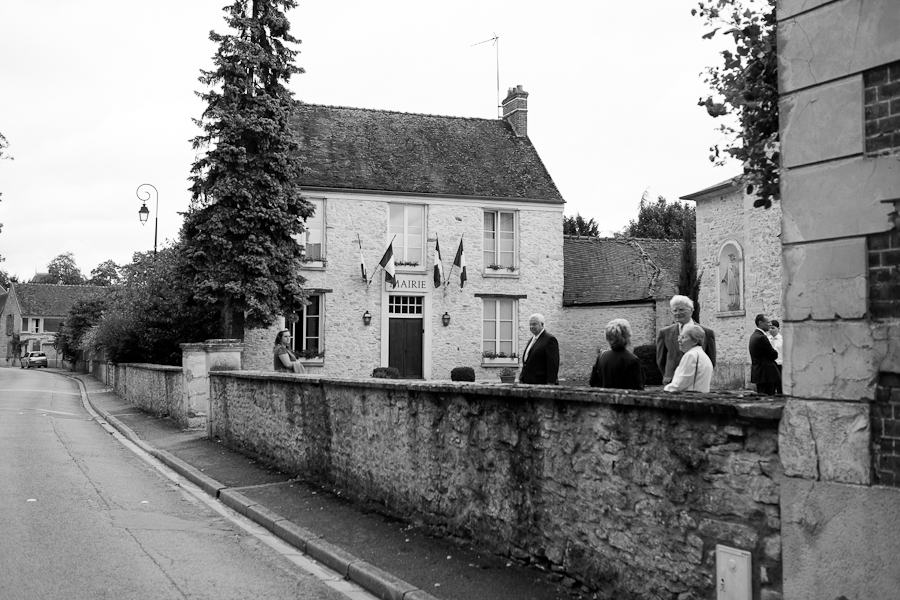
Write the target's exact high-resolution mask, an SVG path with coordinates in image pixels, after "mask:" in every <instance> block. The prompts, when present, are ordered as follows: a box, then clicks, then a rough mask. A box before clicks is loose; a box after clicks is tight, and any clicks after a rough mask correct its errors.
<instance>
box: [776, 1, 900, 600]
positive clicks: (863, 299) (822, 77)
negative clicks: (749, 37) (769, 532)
mask: <svg viewBox="0 0 900 600" xmlns="http://www.w3.org/2000/svg"><path fill="white" fill-rule="evenodd" d="M777 17H778V80H779V81H778V83H779V92H780V95H781V99H780V106H779V118H780V134H781V144H782V148H781V161H782V175H781V196H782V198H781V204H782V212H783V216H782V225H781V230H782V253H783V261H784V281H783V288H782V293H783V298H784V314H785V327H784V348H785V365H784V373H785V381H784V384H785V385H784V387H785V392H786V393H789V394H791V395H792V396H794V397H793V398H790V399H788V401H787V403H786V406H785V410H784V416H783V418H782V422H781V431H780V434H779V441H778V446H779V454H780V456H781V462H782V465H783V468H784V474H785V477H784V480H783V483H782V485H781V506H782V518H783V526H782V537H783V544H782V546H783V553H784V574H783V578H784V597H785V598H786V600H800V599H804V600H805V599H807V598H809V599H812V598H837V597H841V598H895V597H897V595H898V590H900V568H898V565H897V556H898V554H900V517H898V515H900V418H898V417H900V218H898V212H900V211H898V209H900V162H898V155H900V5H898V3H897V2H896V1H895V0H838V1H832V2H823V1H821V0H819V1H806V0H782V1H781V2H779V6H778V12H777Z"/></svg>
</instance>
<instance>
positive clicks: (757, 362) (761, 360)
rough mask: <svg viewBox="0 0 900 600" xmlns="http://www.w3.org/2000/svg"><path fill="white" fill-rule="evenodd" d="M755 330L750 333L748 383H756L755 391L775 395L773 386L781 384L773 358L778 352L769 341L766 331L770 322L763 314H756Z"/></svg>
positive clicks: (769, 326) (776, 356)
mask: <svg viewBox="0 0 900 600" xmlns="http://www.w3.org/2000/svg"><path fill="white" fill-rule="evenodd" d="M755 322H756V330H755V331H754V332H753V333H752V334H751V335H750V343H749V350H750V383H755V384H756V391H757V392H759V393H760V394H765V395H766V396H774V395H775V386H776V385H779V386H780V384H781V374H780V373H779V372H778V365H776V364H775V359H776V358H778V352H777V351H776V350H775V348H773V347H772V343H771V342H770V341H769V336H768V331H769V329H770V328H771V326H772V324H771V323H770V322H769V318H768V317H766V315H764V314H758V315H756V319H755Z"/></svg>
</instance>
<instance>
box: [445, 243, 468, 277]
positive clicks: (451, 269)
mask: <svg viewBox="0 0 900 600" xmlns="http://www.w3.org/2000/svg"><path fill="white" fill-rule="evenodd" d="M465 236H466V234H465V233H463V234H462V235H461V236H459V243H460V244H462V241H463V238H464V237H465ZM458 247H459V246H457V248H458ZM455 266H456V258H454V259H453V262H452V263H451V264H450V272H449V273H447V279H445V280H444V287H447V286H448V285H449V284H450V278H451V277H452V276H453V267H455Z"/></svg>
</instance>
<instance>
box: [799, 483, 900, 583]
mask: <svg viewBox="0 0 900 600" xmlns="http://www.w3.org/2000/svg"><path fill="white" fill-rule="evenodd" d="M781 490H782V493H781V507H782V509H781V512H782V535H783V540H784V541H783V555H784V580H783V581H784V598H785V600H823V599H826V598H827V599H828V600H831V599H832V598H855V599H860V600H863V599H872V600H875V599H879V600H882V599H883V600H889V599H894V598H897V597H898V590H900V568H898V567H897V549H898V542H897V540H898V539H900V510H898V507H900V492H898V491H897V490H896V489H891V488H878V487H874V488H870V487H864V486H856V485H838V484H833V483H823V482H821V481H809V480H802V479H794V478H791V477H786V478H785V479H784V482H783V484H782V487H781Z"/></svg>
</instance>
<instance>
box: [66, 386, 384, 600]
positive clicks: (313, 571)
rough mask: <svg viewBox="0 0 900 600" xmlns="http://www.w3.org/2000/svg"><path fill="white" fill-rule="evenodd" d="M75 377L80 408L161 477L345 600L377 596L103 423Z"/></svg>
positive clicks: (360, 599) (365, 599)
mask: <svg viewBox="0 0 900 600" xmlns="http://www.w3.org/2000/svg"><path fill="white" fill-rule="evenodd" d="M76 381H78V384H79V387H80V388H81V391H82V393H81V394H79V395H80V396H81V403H82V404H83V405H84V409H85V410H86V411H88V414H90V415H91V416H92V417H93V418H94V420H96V421H97V423H99V424H100V426H101V427H103V428H104V429H105V430H106V431H107V432H108V433H109V434H111V435H112V436H113V437H114V438H115V439H116V440H117V441H118V442H119V443H120V444H122V445H123V446H125V447H126V448H128V449H129V450H131V451H132V452H134V453H135V454H136V455H138V456H139V457H140V458H141V459H143V460H144V461H145V462H146V463H148V464H149V465H150V466H152V467H153V468H154V469H156V470H157V471H159V472H160V473H161V474H162V475H163V476H164V477H166V478H167V479H169V480H170V481H172V482H173V483H175V484H176V485H178V486H179V487H180V488H181V489H182V490H185V491H186V492H189V493H190V494H191V495H192V496H194V497H195V498H196V499H198V500H199V501H201V502H203V503H204V504H205V505H206V506H207V507H209V508H210V509H211V510H213V511H215V512H217V513H219V514H220V515H222V516H223V517H224V518H226V519H228V520H229V521H231V522H232V523H234V524H235V525H237V526H238V527H240V528H241V529H243V530H244V531H245V532H247V533H248V534H250V535H252V536H253V537H255V538H256V539H258V540H260V541H262V542H263V543H265V544H266V545H268V546H269V547H270V548H272V549H273V550H274V551H275V552H277V553H278V554H280V555H281V556H282V557H284V558H285V559H287V560H289V561H290V562H291V563H293V564H294V565H296V566H297V567H299V568H300V569H302V570H304V571H306V572H307V573H309V574H310V575H312V576H313V577H315V578H316V579H318V580H319V581H321V582H322V583H324V584H325V585H327V586H328V587H330V588H331V589H333V590H334V591H336V592H338V593H340V594H343V595H344V596H346V597H347V598H348V599H349V600H378V597H377V596H373V595H372V594H370V593H369V592H367V591H366V590H364V589H363V588H361V587H360V586H358V585H357V584H355V583H353V582H352V581H348V580H346V579H344V577H343V576H342V575H340V574H339V573H337V572H336V571H332V570H331V569H329V568H328V567H326V566H324V565H321V564H319V563H317V562H316V561H314V560H312V559H311V558H309V557H308V556H306V555H305V554H302V553H301V552H300V551H299V550H298V549H297V548H294V547H293V546H291V545H290V544H288V543H287V542H285V541H284V540H282V539H281V538H279V537H277V536H275V535H274V534H272V532H270V531H269V530H268V529H266V528H265V527H263V526H262V525H259V524H258V523H255V522H254V521H252V520H250V519H248V518H247V517H245V516H243V515H241V514H240V513H238V512H235V511H234V510H232V509H231V508H229V507H227V506H225V505H224V504H222V503H221V502H219V501H218V500H217V499H215V498H213V497H212V496H210V495H209V494H207V493H206V492H205V491H203V490H202V489H201V488H199V487H198V486H196V485H195V484H193V483H192V482H190V481H188V480H187V479H185V478H184V477H182V476H181V475H179V474H178V473H176V472H175V471H173V470H172V469H170V468H169V467H168V466H166V465H165V464H163V463H162V462H161V461H159V460H158V459H156V458H155V457H153V456H151V455H150V454H147V453H146V452H145V451H144V450H143V449H141V448H140V447H139V446H138V445H137V444H135V443H134V442H132V441H131V440H129V439H128V438H126V437H125V436H124V435H122V433H121V432H120V431H119V430H118V429H116V428H115V427H113V426H112V425H110V424H109V423H107V422H106V421H105V420H104V419H103V417H102V416H101V415H99V414H98V413H97V412H96V411H95V410H94V408H93V407H92V406H91V405H90V402H88V399H87V391H86V390H85V388H84V383H83V382H81V381H80V380H77V379H76Z"/></svg>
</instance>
